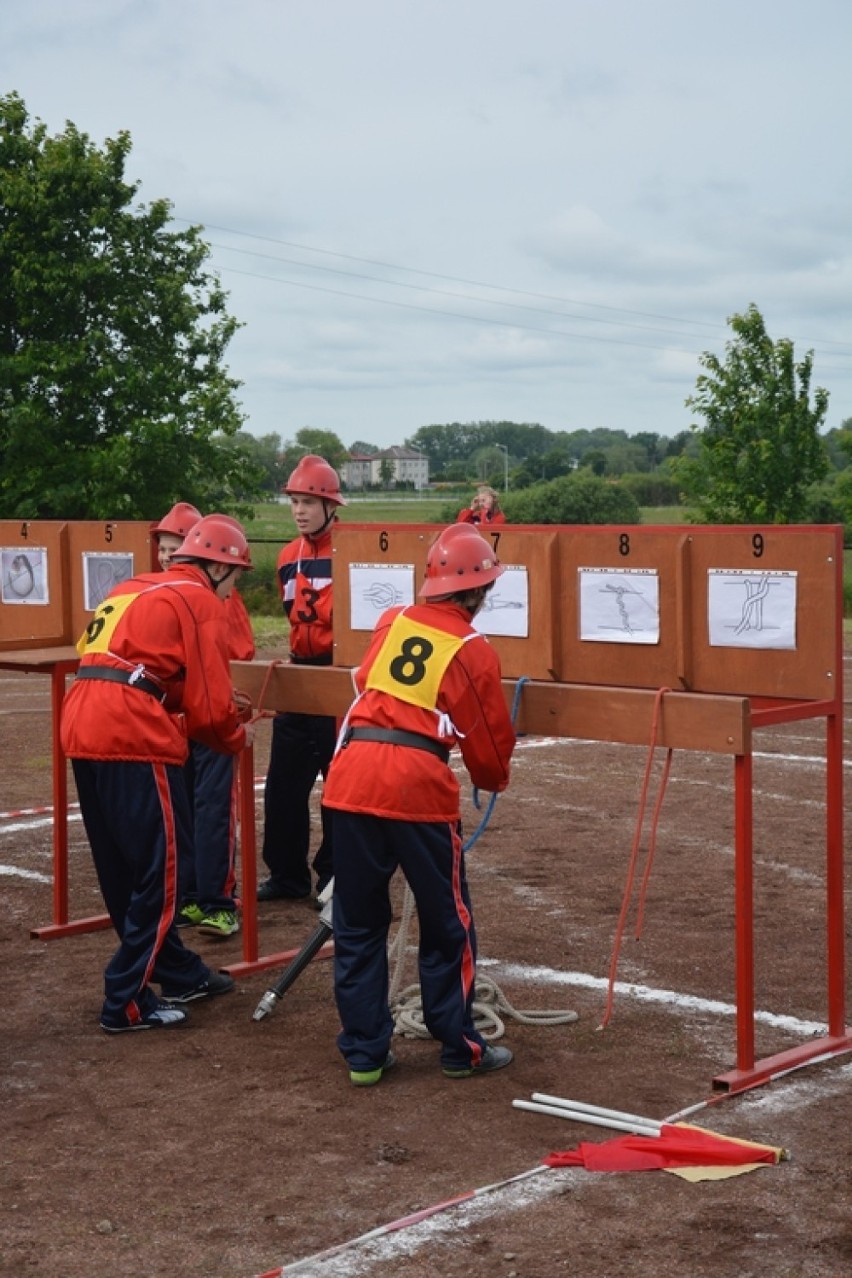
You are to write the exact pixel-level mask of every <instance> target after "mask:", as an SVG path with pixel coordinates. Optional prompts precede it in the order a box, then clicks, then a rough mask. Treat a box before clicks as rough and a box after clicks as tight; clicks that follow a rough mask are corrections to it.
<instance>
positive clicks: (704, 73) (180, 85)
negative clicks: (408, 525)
mask: <svg viewBox="0 0 852 1278" xmlns="http://www.w3.org/2000/svg"><path fill="white" fill-rule="evenodd" d="M851 62H852V3H850V0H810V3H808V4H806V5H804V4H802V3H801V0H796V2H795V3H794V2H793V0H714V3H712V4H711V3H708V2H707V0H598V2H597V4H590V3H588V0H586V2H584V3H579V2H578V0H523V2H521V0H419V2H415V0H239V2H237V0H27V2H26V3H22V4H19V5H13V4H12V3H5V4H3V6H2V14H0V92H8V91H10V90H16V91H17V92H18V93H20V94H21V96H22V97H23V98H24V100H25V102H26V105H27V108H28V110H29V112H30V115H31V116H32V117H34V118H38V119H40V120H43V121H44V123H45V124H46V125H47V126H48V130H49V131H50V132H52V133H58V132H61V131H62V129H63V128H64V126H65V122H66V120H71V121H73V122H74V124H76V125H77V127H78V128H79V129H81V130H83V131H85V132H86V133H88V134H89V136H90V137H91V138H92V140H93V141H94V142H95V143H97V144H98V145H102V144H103V141H104V139H105V138H107V137H114V136H115V135H116V134H117V133H118V132H119V131H120V130H122V129H126V130H128V131H129V133H130V135H131V137H132V141H133V149H132V152H131V155H130V158H129V162H128V167H127V177H128V179H129V180H133V181H138V182H139V183H140V184H141V185H140V191H139V199H140V200H141V201H144V202H148V201H150V200H153V199H156V198H161V197H165V198H167V199H169V200H170V201H171V202H172V205H173V208H174V216H175V218H176V219H182V220H183V221H180V222H178V225H179V226H180V225H184V224H185V223H187V222H191V223H200V224H202V225H203V226H204V227H205V228H206V238H207V239H208V240H209V242H210V243H211V244H212V245H213V246H214V247H213V258H212V262H213V265H214V267H215V269H216V270H217V271H218V272H219V273H220V275H221V279H222V282H223V284H224V286H225V287H226V289H227V290H228V291H229V293H230V310H231V312H232V313H233V314H234V315H235V316H236V317H237V318H238V319H240V320H241V321H243V322H244V325H245V327H244V328H243V329H242V330H241V331H240V333H239V334H238V336H237V337H236V338H235V339H234V341H233V343H232V344H231V346H230V347H229V350H228V356H227V362H228V365H229V367H230V370H231V372H232V373H233V375H234V376H236V377H238V378H240V379H241V381H242V382H243V386H242V388H241V390H240V400H241V403H242V405H243V408H244V410H245V412H246V413H247V415H248V421H247V429H249V430H251V431H252V432H253V433H254V434H257V435H264V434H269V433H270V432H276V433H278V434H280V435H281V436H282V437H283V438H284V439H291V438H292V437H293V436H294V435H295V434H296V432H297V431H298V430H299V429H300V428H301V427H303V426H313V427H319V428H323V429H328V430H333V431H335V432H336V433H337V434H338V435H339V436H340V438H341V439H342V441H343V442H344V444H346V445H350V444H352V443H353V442H354V441H355V440H366V441H370V442H372V443H374V444H376V445H378V446H380V447H387V446H389V445H391V444H395V443H402V441H403V440H404V439H405V438H406V437H407V436H410V435H411V434H412V433H413V432H414V431H416V430H417V429H418V427H420V426H424V425H428V424H431V423H439V422H440V423H444V422H451V421H462V422H468V421H481V420H487V419H509V420H512V421H519V422H539V423H541V424H542V425H543V426H546V427H547V428H548V429H550V430H576V429H580V428H594V427H607V428H610V429H622V430H625V431H627V432H628V433H630V434H634V433H636V432H638V431H658V432H660V433H662V434H666V435H672V434H675V433H677V432H678V431H680V430H684V429H686V428H687V427H688V426H689V424H690V421H691V420H693V418H691V416H690V413H689V410H688V409H687V408H686V407H685V406H684V400H685V398H686V397H687V396H688V395H689V394H690V392H691V391H692V390H693V389H694V386H695V379H696V377H697V375H698V373H699V372H700V367H699V364H698V356H699V354H700V353H701V352H702V351H709V350H712V351H714V352H716V353H718V354H721V353H722V352H723V351H724V346H725V342H726V341H728V340H729V339H730V337H731V332H730V329H729V327H728V325H727V320H728V317H729V316H730V315H732V314H733V313H735V312H742V311H745V310H746V308H747V307H748V306H749V304H750V303H752V302H753V303H755V304H756V305H757V307H758V308H759V310H760V311H761V312H762V314H763V316H764V319H765V321H766V324H767V328H768V331H769V333H770V336H771V337H772V338H773V339H778V338H781V337H789V338H792V339H793V341H794V342H795V348H796V353H797V355H799V356H802V355H804V353H805V352H806V351H807V350H809V349H811V348H812V349H814V351H815V355H816V360H815V372H814V385H820V386H825V387H826V388H827V389H828V390H829V392H830V395H831V398H830V406H829V415H828V421H827V426H828V427H832V426H839V425H840V424H841V422H842V421H844V420H845V419H846V418H849V417H852V172H850V170H852V148H850V144H849V121H850V120H852V73H850V63H851Z"/></svg>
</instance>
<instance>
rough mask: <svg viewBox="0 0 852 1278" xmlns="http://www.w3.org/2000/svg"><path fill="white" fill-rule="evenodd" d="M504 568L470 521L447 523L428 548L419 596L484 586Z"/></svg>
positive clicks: (489, 545)
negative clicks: (465, 522)
mask: <svg viewBox="0 0 852 1278" xmlns="http://www.w3.org/2000/svg"><path fill="white" fill-rule="evenodd" d="M505 571H506V570H505V568H503V567H502V566H501V564H500V562H499V560H498V559H497V556H496V555H495V554H494V551H493V550H492V548H491V543H490V542H488V541H486V540H485V538H484V537H481V536H480V535H479V533H478V532H477V530H476V528H475V527H474V526H473V524H450V526H449V528H445V529H444V531H443V532H442V533H439V534H438V536H437V537H436V538H435V540H434V541H433V542H432V545H431V546H430V547H429V554H428V555H427V556H426V573H425V575H424V580H423V585H422V586H421V587H420V598H421V599H435V598H437V597H438V596H439V595H454V594H455V593H456V591H459V590H473V589H475V588H476V587H477V586H487V585H488V584H489V582H492V581H496V580H497V578H498V577H499V576H500V575H501V573H503V572H505Z"/></svg>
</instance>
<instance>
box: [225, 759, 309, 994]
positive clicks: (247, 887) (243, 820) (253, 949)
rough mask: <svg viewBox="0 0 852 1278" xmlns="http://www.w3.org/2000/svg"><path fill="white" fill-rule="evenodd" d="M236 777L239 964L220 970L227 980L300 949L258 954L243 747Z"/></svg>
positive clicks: (247, 763) (250, 766)
mask: <svg viewBox="0 0 852 1278" xmlns="http://www.w3.org/2000/svg"><path fill="white" fill-rule="evenodd" d="M238 776H239V789H240V794H239V812H240V858H241V875H242V904H243V909H242V925H243V926H242V936H243V961H242V962H241V963H229V964H228V965H227V966H226V967H223V968H221V969H220V970H221V971H223V972H228V973H229V974H230V975H231V976H235V977H239V976H248V975H250V974H251V973H252V972H262V971H264V970H266V969H267V968H270V967H283V966H285V965H286V964H287V963H289V962H290V961H291V960H292V959H294V958H295V957H296V955H297V954H298V953H300V951H301V948H302V947H301V946H298V947H297V948H296V949H292V950H281V951H278V953H275V954H263V955H259V954H258V920H257V834H256V824H255V801H254V749H253V748H252V747H251V746H247V747H246V749H245V750H243V752H242V753H241V755H240V760H239V765H238ZM333 953H334V945H333V942H331V941H329V942H328V944H327V945H324V946H323V947H322V949H321V950H319V951H318V952H317V954H316V955H315V957H316V958H328V957H329V956H330V955H331V954H333Z"/></svg>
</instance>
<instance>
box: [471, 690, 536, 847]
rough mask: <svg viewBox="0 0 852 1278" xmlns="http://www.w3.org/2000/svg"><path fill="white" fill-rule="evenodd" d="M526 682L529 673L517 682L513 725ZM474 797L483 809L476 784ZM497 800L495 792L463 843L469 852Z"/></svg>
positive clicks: (474, 804) (474, 800)
mask: <svg viewBox="0 0 852 1278" xmlns="http://www.w3.org/2000/svg"><path fill="white" fill-rule="evenodd" d="M525 683H529V678H528V676H527V675H521V677H520V679H519V680H518V682H517V683H516V684H515V695H514V698H513V699H512V724H513V725H514V724H515V723H516V721H517V718H518V710H519V709H520V705H521V693H522V692H523V689H524V684H525ZM472 797H473V806H474V807H475V808H476V810H477V812H479V811H481V809H482V804H481V803H480V800H479V790H478V788H477V787H476V786H474V787H473V796H472ZM496 802H497V794H496V792H495V793H494V794H492V795H491V798H490V799H489V800H488V803H487V805H486V808H485V814H484V816H483V818H482V820H481V821H480V822H479V825H478V826H477V827H476V829H475V830H474V832H473V834H472V835H471V836H470V838H469V839H468V840H467V842H466V843H464V844H463V845H462V846H463V849H464V851H465V852H468V851H469V850H470V849H471V848H472V847H473V845H474V843H476V840H477V839H478V838H479V836H480V835H481V834H483V833H484V831H485V828H486V826H487V825H488V822H489V821H490V820H491V813H492V812H493V811H494V804H495V803H496Z"/></svg>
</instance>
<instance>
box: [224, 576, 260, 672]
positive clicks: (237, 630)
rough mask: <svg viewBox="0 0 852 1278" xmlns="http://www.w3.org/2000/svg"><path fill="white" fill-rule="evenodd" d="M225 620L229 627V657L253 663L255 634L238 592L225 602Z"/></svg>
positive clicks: (234, 591)
mask: <svg viewBox="0 0 852 1278" xmlns="http://www.w3.org/2000/svg"><path fill="white" fill-rule="evenodd" d="M225 619H226V623H227V627H228V656H229V657H230V658H231V660H232V661H253V660H254V651H255V649H254V632H253V631H252V628H251V618H250V617H249V615H248V612H247V611H246V606H245V604H244V603H243V597H242V595H241V594H240V593H239V591H238V590H232V591H231V593H230V594H229V595H228V598H227V599H226V600H225Z"/></svg>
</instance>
